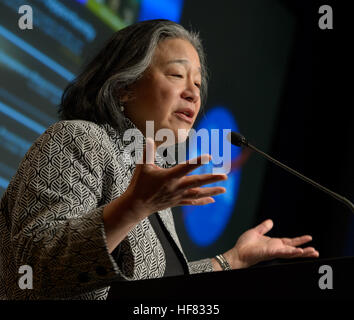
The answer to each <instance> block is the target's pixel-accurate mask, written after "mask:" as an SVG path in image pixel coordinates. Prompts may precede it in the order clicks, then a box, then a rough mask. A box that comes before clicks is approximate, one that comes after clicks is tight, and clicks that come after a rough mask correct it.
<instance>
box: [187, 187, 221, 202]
mask: <svg viewBox="0 0 354 320" xmlns="http://www.w3.org/2000/svg"><path fill="white" fill-rule="evenodd" d="M225 192H226V189H225V188H223V187H209V188H191V189H188V190H187V191H186V192H184V193H183V199H184V200H188V199H199V198H204V197H211V196H216V195H218V194H221V193H225Z"/></svg>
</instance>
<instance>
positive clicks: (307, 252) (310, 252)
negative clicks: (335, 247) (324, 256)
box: [302, 247, 320, 258]
mask: <svg viewBox="0 0 354 320" xmlns="http://www.w3.org/2000/svg"><path fill="white" fill-rule="evenodd" d="M319 255H320V254H319V252H318V251H317V250H316V249H315V248H313V247H307V248H305V249H304V253H303V255H302V256H303V257H304V258H318V257H319Z"/></svg>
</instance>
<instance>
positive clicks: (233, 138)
mask: <svg viewBox="0 0 354 320" xmlns="http://www.w3.org/2000/svg"><path fill="white" fill-rule="evenodd" d="M227 138H228V140H229V141H230V142H231V143H232V144H233V145H235V146H237V147H247V148H250V149H251V150H253V151H256V152H257V153H259V154H260V155H262V156H263V157H265V158H266V159H268V160H270V161H271V162H273V163H275V164H276V165H277V166H279V167H281V168H283V169H285V170H286V171H288V172H290V173H292V174H293V175H295V176H297V177H298V178H300V179H302V180H303V181H305V182H307V183H309V184H311V185H313V186H314V187H316V188H317V189H320V190H322V191H323V192H325V193H327V194H329V195H330V196H332V197H333V198H335V199H337V200H339V201H340V202H342V203H344V204H345V205H346V206H348V207H349V209H350V210H351V212H352V213H354V204H353V203H352V202H350V201H349V200H348V199H347V198H345V197H343V196H341V195H340V194H338V193H335V192H333V191H331V190H329V189H328V188H326V187H324V186H322V185H320V184H319V183H317V182H315V181H313V180H311V179H310V178H307V177H305V176H304V175H303V174H301V173H300V172H297V171H296V170H294V169H292V168H289V167H288V166H286V165H285V164H283V163H281V162H280V161H278V160H276V159H274V158H272V157H271V156H269V155H268V154H266V153H265V152H263V151H261V150H259V149H257V148H256V147H255V146H253V145H251V144H250V143H249V142H248V141H247V139H246V138H245V137H244V136H243V135H242V134H240V133H237V132H233V131H231V132H230V133H229V134H228V136H227Z"/></svg>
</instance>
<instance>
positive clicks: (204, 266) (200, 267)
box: [188, 258, 214, 274]
mask: <svg viewBox="0 0 354 320" xmlns="http://www.w3.org/2000/svg"><path fill="white" fill-rule="evenodd" d="M188 268H189V272H190V274H194V273H202V272H212V271H214V269H213V265H212V263H211V259H210V258H206V259H202V260H198V261H189V262H188Z"/></svg>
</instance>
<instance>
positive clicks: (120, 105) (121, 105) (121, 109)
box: [119, 102, 124, 112]
mask: <svg viewBox="0 0 354 320" xmlns="http://www.w3.org/2000/svg"><path fill="white" fill-rule="evenodd" d="M119 107H120V111H122V112H124V106H123V104H122V103H121V102H119Z"/></svg>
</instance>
